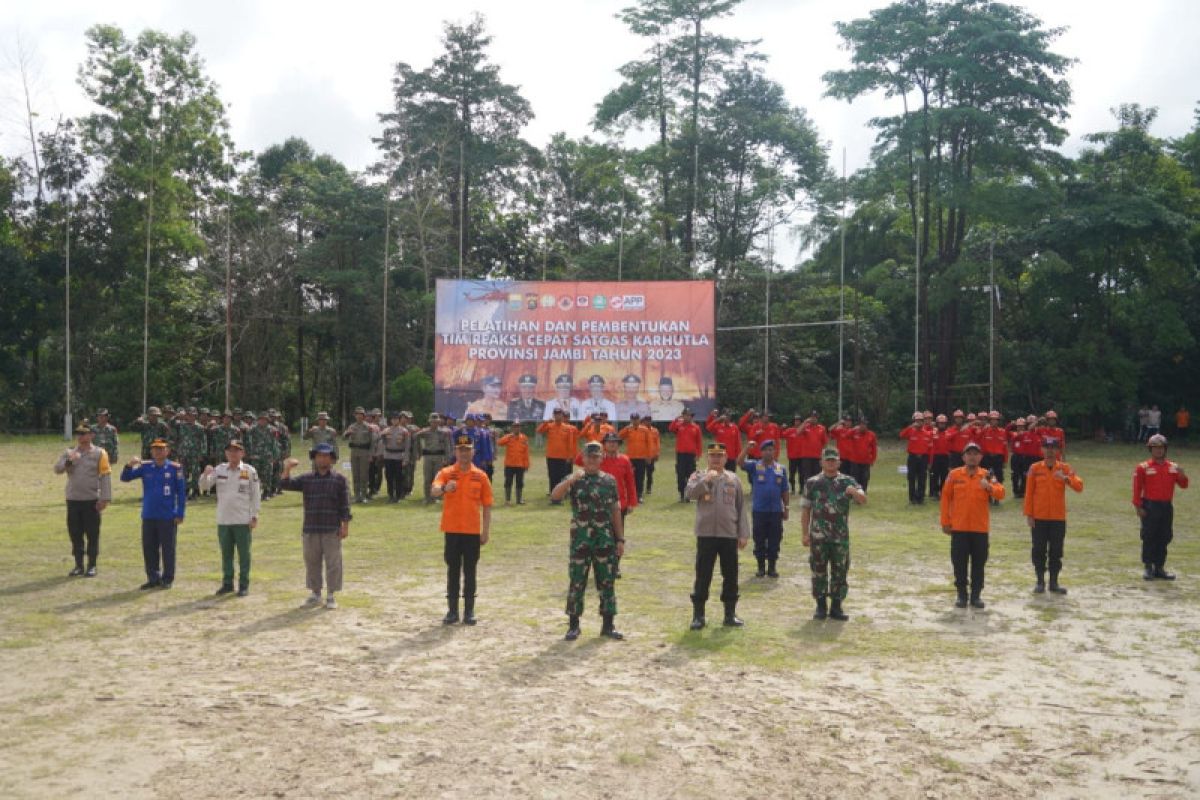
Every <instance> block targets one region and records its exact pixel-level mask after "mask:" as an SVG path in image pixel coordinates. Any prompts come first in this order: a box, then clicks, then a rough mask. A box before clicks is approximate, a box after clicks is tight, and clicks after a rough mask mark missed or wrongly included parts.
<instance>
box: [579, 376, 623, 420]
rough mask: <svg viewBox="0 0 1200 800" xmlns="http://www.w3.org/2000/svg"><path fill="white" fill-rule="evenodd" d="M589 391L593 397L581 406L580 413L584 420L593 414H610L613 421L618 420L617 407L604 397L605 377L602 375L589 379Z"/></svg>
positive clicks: (609, 416)
mask: <svg viewBox="0 0 1200 800" xmlns="http://www.w3.org/2000/svg"><path fill="white" fill-rule="evenodd" d="M588 391H590V392H591V393H592V396H591V397H589V398H588V399H587V400H584V401H583V402H582V403H580V404H579V413H580V414H581V415H582V417H583V418H584V419H587V418H589V417H591V416H592V414H601V413H603V414H608V418H609V419H611V420H616V419H617V406H616V404H615V403H613V401H612V400H609V399H608V398H606V397H605V396H604V377H603V376H601V375H593V376H592V377H590V378H588Z"/></svg>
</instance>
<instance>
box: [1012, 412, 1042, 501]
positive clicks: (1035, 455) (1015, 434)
mask: <svg viewBox="0 0 1200 800" xmlns="http://www.w3.org/2000/svg"><path fill="white" fill-rule="evenodd" d="M1008 442H1009V450H1010V451H1011V452H1012V456H1011V458H1010V462H1011V464H1012V475H1013V484H1012V485H1013V496H1014V497H1024V496H1025V481H1026V479H1027V478H1028V472H1029V468H1030V467H1031V466H1033V465H1034V464H1036V463H1037V462H1038V461H1040V460H1041V458H1042V443H1041V440H1040V439H1039V438H1038V435H1037V431H1031V430H1029V422H1028V420H1026V419H1025V418H1024V417H1017V418H1016V419H1015V420H1013V429H1012V431H1010V432H1009V434H1008Z"/></svg>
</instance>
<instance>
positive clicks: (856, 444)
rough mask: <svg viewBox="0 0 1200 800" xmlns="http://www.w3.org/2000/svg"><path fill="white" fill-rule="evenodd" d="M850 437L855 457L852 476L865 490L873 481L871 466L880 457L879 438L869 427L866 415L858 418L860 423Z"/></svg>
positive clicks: (850, 448)
mask: <svg viewBox="0 0 1200 800" xmlns="http://www.w3.org/2000/svg"><path fill="white" fill-rule="evenodd" d="M849 439H850V441H849V453H850V455H851V456H852V457H853V458H854V474H853V475H851V476H850V477H852V478H854V479H855V480H856V481H858V485H859V486H861V487H862V490H863V491H864V492H865V491H866V490H867V486H868V485H869V484H870V483H871V467H873V466H874V465H875V460H876V459H877V458H878V457H879V439H878V437H876V436H875V432H874V431H872V430H870V429H869V428H868V427H867V418H866V417H859V418H858V424H856V425H855V426H854V428H853V430H851V432H850V437H849ZM847 474H849V473H847Z"/></svg>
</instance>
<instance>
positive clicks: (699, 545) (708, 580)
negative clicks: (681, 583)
mask: <svg viewBox="0 0 1200 800" xmlns="http://www.w3.org/2000/svg"><path fill="white" fill-rule="evenodd" d="M718 558H719V559H720V560H721V602H722V603H736V602H737V599H738V547H737V539H730V538H727V537H723V536H697V537H696V585H695V586H694V587H693V588H692V600H693V601H694V602H695V603H697V604H699V605H703V604H704V603H705V602H707V601H708V589H709V587H710V586H711V585H712V578H713V567H714V566H716V563H717V559H718Z"/></svg>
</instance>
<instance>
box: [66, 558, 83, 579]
mask: <svg viewBox="0 0 1200 800" xmlns="http://www.w3.org/2000/svg"><path fill="white" fill-rule="evenodd" d="M82 574H83V559H82V558H81V559H78V560H77V561H76V562H75V569H73V570H71V571H70V572H68V573H67V577H68V578H76V577H79V576H80V575H82Z"/></svg>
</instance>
